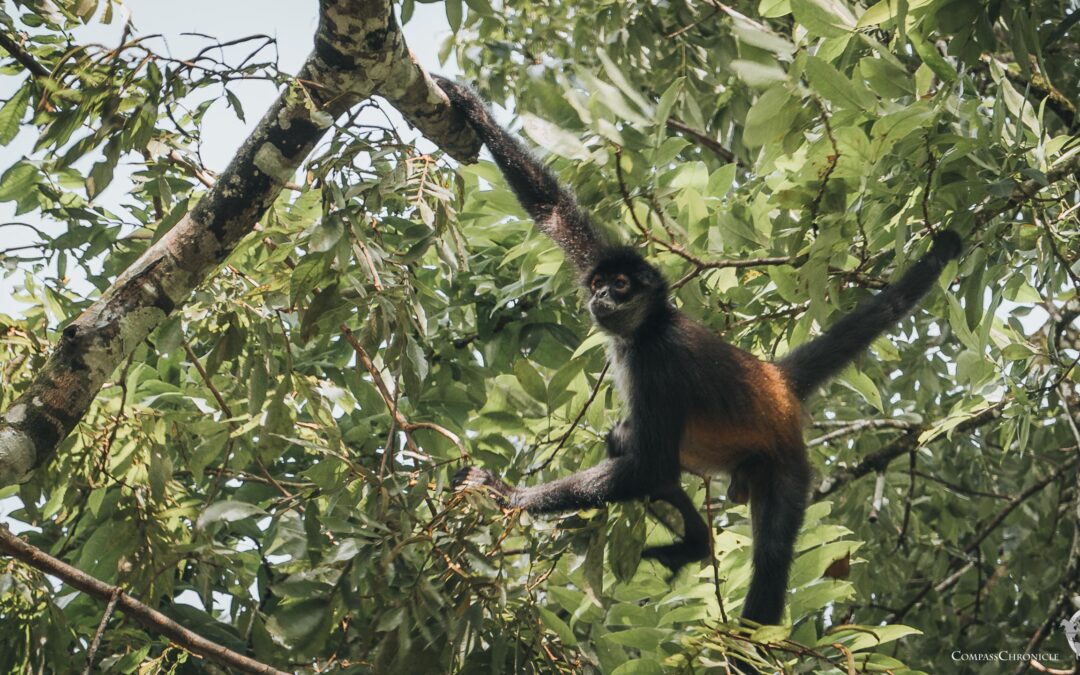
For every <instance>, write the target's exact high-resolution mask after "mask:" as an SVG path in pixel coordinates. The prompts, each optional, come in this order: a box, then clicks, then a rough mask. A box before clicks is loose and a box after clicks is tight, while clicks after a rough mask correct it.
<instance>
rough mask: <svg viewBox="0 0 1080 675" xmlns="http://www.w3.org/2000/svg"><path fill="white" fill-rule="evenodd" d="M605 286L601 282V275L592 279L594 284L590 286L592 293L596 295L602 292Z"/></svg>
mask: <svg viewBox="0 0 1080 675" xmlns="http://www.w3.org/2000/svg"><path fill="white" fill-rule="evenodd" d="M603 285H604V284H603V282H602V281H601V280H600V275H596V276H595V277H593V278H592V282H591V283H590V284H589V288H591V289H592V292H593V293H595V292H597V291H598V290H600V287H601V286H603Z"/></svg>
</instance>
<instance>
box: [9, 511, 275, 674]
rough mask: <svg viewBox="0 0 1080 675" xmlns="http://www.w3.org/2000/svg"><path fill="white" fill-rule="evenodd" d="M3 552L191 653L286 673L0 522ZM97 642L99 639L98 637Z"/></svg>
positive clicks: (244, 668) (251, 669) (240, 667)
mask: <svg viewBox="0 0 1080 675" xmlns="http://www.w3.org/2000/svg"><path fill="white" fill-rule="evenodd" d="M0 553H3V554H5V555H9V556H11V557H12V558H15V559H16V560H20V561H22V562H24V563H26V564H27V565H29V566H30V567H33V568H34V569H37V570H40V571H42V572H45V573H46V574H51V575H53V576H54V577H57V578H58V579H60V580H61V581H63V582H64V583H65V584H67V585H69V586H71V587H73V588H77V589H79V590H80V591H82V592H83V593H86V594H87V595H90V596H93V597H95V598H97V599H98V600H103V601H105V602H106V603H109V606H112V605H113V603H115V605H116V606H117V607H119V608H120V611H122V612H124V614H127V615H128V616H130V617H131V618H132V619H134V620H135V621H137V622H138V623H139V624H140V625H142V626H143V627H145V628H147V629H149V630H152V631H154V632H156V633H160V634H161V635H164V636H165V637H167V638H169V640H171V641H172V642H174V643H176V644H177V645H179V646H180V647H183V648H184V649H186V650H187V651H189V652H191V653H192V654H198V655H199V656H201V657H203V658H205V659H208V660H210V661H213V662H214V663H218V664H220V665H222V666H224V667H226V668H230V669H234V670H236V671H238V672H241V673H260V674H265V675H285V672H284V671H281V670H278V669H277V668H274V667H273V666H268V665H266V664H265V663H262V662H260V661H256V660H255V659H253V658H250V657H248V656H244V655H243V654H239V653H237V652H234V651H233V650H231V649H229V648H227V647H224V646H222V645H220V644H218V643H216V642H211V641H210V640H207V639H206V638H204V637H203V636H201V635H199V634H198V633H194V632H192V631H190V630H188V629H187V628H184V627H183V626H181V625H180V624H178V623H176V622H175V621H173V620H172V619H170V618H169V617H167V616H165V615H164V614H162V613H161V612H159V611H157V610H156V609H153V608H152V607H148V606H147V605H144V604H143V603H141V602H139V601H138V600H136V599H135V598H133V597H131V596H130V595H128V594H126V593H124V589H122V588H120V587H119V586H112V585H110V584H107V583H105V582H104V581H102V580H100V579H98V578H96V577H92V576H90V575H89V574H86V573H85V572H83V571H81V570H79V569H76V568H74V567H72V566H71V565H68V564H67V563H66V562H64V561H63V560H59V559H57V558H54V557H52V556H51V555H49V554H48V553H46V552H45V551H42V550H41V549H39V548H37V547H36V546H31V545H30V544H28V543H26V542H25V541H23V540H22V539H20V538H19V537H16V536H15V535H14V534H12V533H11V530H9V529H8V528H7V525H3V524H0ZM109 613H110V610H106V613H105V616H104V617H103V618H102V623H103V624H104V622H105V621H106V620H107V619H108V615H109ZM95 643H96V639H95Z"/></svg>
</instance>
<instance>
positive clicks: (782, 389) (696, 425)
mask: <svg viewBox="0 0 1080 675" xmlns="http://www.w3.org/2000/svg"><path fill="white" fill-rule="evenodd" d="M747 356H748V358H747V359H746V361H745V362H744V363H743V364H742V366H743V369H744V373H745V375H746V376H747V380H748V384H749V385H750V387H749V391H750V392H751V393H752V398H751V405H750V407H749V409H748V410H747V414H745V415H743V416H740V418H739V419H723V418H718V417H715V416H706V415H700V414H698V415H691V416H690V418H689V419H688V420H687V423H686V427H685V428H684V430H683V436H682V441H681V442H680V444H679V463H680V464H681V465H682V468H683V469H684V470H686V471H690V472H691V473H696V474H700V475H711V474H716V473H726V474H731V473H733V472H734V471H735V469H736V468H737V467H738V466H739V465H740V464H742V463H743V462H746V461H750V460H760V459H766V460H774V461H783V460H784V459H785V456H786V455H789V454H790V453H795V452H801V451H802V446H803V442H802V429H801V426H802V424H801V423H802V404H801V402H800V401H799V399H798V397H796V396H795V394H794V393H793V392H792V391H791V388H790V387H788V385H787V382H786V381H785V380H784V377H783V375H781V374H780V371H779V370H778V369H777V368H776V366H774V365H773V364H771V363H765V362H763V361H759V360H757V359H755V358H753V357H750V356H749V355H747Z"/></svg>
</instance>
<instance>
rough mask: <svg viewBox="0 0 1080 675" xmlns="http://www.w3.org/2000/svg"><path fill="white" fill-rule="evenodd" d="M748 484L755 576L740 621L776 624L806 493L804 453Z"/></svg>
mask: <svg viewBox="0 0 1080 675" xmlns="http://www.w3.org/2000/svg"><path fill="white" fill-rule="evenodd" d="M791 454H792V456H790V457H788V458H787V459H785V460H784V461H783V462H778V463H777V464H776V465H774V466H772V467H771V468H769V469H768V470H758V471H755V472H754V473H753V474H752V476H751V478H750V481H751V482H750V520H751V524H752V526H753V531H754V553H753V557H754V574H753V576H752V577H751V579H750V590H749V591H747V593H746V601H745V602H744V603H743V611H742V615H743V618H746V619H750V620H751V621H755V622H757V623H759V624H776V623H779V622H780V620H781V619H782V618H783V616H784V599H785V597H786V596H787V585H788V572H789V570H790V569H791V560H792V558H793V557H794V551H795V538H796V537H797V536H798V534H799V528H800V527H802V521H803V514H804V513H805V512H806V503H807V496H808V492H809V490H810V477H811V473H810V467H809V464H808V463H807V461H806V452H805V450H803V449H802V448H799V449H798V450H797V451H794V452H793V453H791Z"/></svg>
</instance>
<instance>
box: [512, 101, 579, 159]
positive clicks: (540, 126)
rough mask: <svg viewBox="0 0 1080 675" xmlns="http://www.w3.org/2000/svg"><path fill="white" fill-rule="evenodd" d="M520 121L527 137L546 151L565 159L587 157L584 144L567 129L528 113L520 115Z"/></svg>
mask: <svg viewBox="0 0 1080 675" xmlns="http://www.w3.org/2000/svg"><path fill="white" fill-rule="evenodd" d="M521 122H522V125H523V126H524V127H525V133H526V134H528V135H529V138H531V139H533V140H534V141H536V144H537V145H539V146H540V147H541V148H543V149H545V150H547V151H548V152H551V153H554V154H556V155H559V156H560V157H565V158H567V159H574V160H585V159H588V158H589V152H588V150H586V149H585V145H584V144H583V143H582V142H581V140H580V139H579V138H578V137H577V136H575V135H574V134H572V133H570V132H569V131H566V130H565V129H562V128H560V127H557V126H555V125H554V124H552V123H551V122H548V121H547V120H544V119H541V118H539V117H537V116H536V115H530V114H528V113H524V114H522V115H521Z"/></svg>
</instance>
